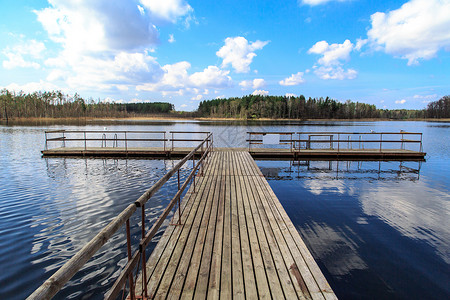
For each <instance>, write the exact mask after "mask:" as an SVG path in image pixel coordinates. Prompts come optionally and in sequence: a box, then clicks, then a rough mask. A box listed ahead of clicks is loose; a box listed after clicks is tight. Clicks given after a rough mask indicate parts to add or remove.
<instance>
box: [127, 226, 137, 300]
mask: <svg viewBox="0 0 450 300" xmlns="http://www.w3.org/2000/svg"><path fill="white" fill-rule="evenodd" d="M126 231H127V254H128V261H130V260H131V233H130V219H127V222H126ZM128 281H129V285H130V297H131V300H134V299H135V295H134V283H133V273H130V274H128Z"/></svg>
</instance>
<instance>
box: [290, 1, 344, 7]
mask: <svg viewBox="0 0 450 300" xmlns="http://www.w3.org/2000/svg"><path fill="white" fill-rule="evenodd" d="M331 1H337V2H345V1H350V0H299V1H298V2H299V3H301V4H306V5H311V6H316V5H321V4H325V3H328V2H331Z"/></svg>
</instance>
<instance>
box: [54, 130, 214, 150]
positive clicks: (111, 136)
mask: <svg viewBox="0 0 450 300" xmlns="http://www.w3.org/2000/svg"><path fill="white" fill-rule="evenodd" d="M178 134H183V135H184V136H186V135H187V134H190V135H192V136H193V137H191V138H186V137H177V136H176V135H178ZM209 134H210V132H206V131H169V133H166V132H165V131H117V130H89V131H78V130H52V131H45V150H49V143H52V145H54V144H55V143H59V145H57V147H62V148H66V147H68V146H69V143H70V146H77V147H80V148H82V149H84V151H87V150H89V149H88V148H89V147H95V146H97V147H101V148H107V147H108V146H109V147H112V148H118V147H119V145H120V146H122V147H123V148H124V150H125V151H126V152H127V151H128V150H129V148H130V146H133V145H134V146H135V148H136V147H137V148H143V147H149V146H150V145H152V144H153V145H154V143H156V145H157V146H159V147H161V148H163V151H166V150H167V151H168V150H172V151H173V150H174V149H175V143H179V142H184V143H185V144H186V143H187V142H195V143H198V142H201V141H203V140H204V138H205V136H208V135H209ZM199 136H200V137H199ZM211 138H212V137H211Z"/></svg>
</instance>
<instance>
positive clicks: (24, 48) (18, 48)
mask: <svg viewBox="0 0 450 300" xmlns="http://www.w3.org/2000/svg"><path fill="white" fill-rule="evenodd" d="M45 49H46V47H45V45H44V43H42V42H38V41H36V40H29V41H23V42H22V43H20V44H18V45H15V46H13V47H6V48H5V49H4V50H3V51H2V53H3V55H5V56H6V58H7V60H4V61H3V63H2V64H3V67H4V68H5V69H13V68H17V67H19V68H34V69H39V68H40V67H41V65H40V64H39V63H37V62H35V61H30V60H35V59H37V58H41V56H42V52H44V50H45Z"/></svg>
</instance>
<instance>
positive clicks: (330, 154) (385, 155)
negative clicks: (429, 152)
mask: <svg viewBox="0 0 450 300" xmlns="http://www.w3.org/2000/svg"><path fill="white" fill-rule="evenodd" d="M192 149H193V148H192V147H177V148H175V149H170V148H166V149H164V148H161V147H139V148H127V149H125V148H123V147H88V148H86V149H85V148H84V147H65V148H54V149H49V150H44V151H42V155H43V156H44V157H52V156H53V157H67V156H74V157H146V158H158V157H184V156H186V155H187V154H188V153H189V152H191V151H192ZM215 149H216V151H230V150H233V151H247V152H249V153H250V155H251V156H253V157H254V158H263V159H264V158H267V159H270V158H285V159H319V158H323V159H350V160H351V159H361V160H364V159H378V160H380V159H381V160H384V159H390V160H423V159H424V157H425V155H426V153H424V152H419V151H412V150H403V149H382V150H381V151H380V149H340V150H337V149H307V150H305V149H301V150H295V151H291V150H289V149H283V148H276V149H275V148H274V149H271V148H252V149H250V150H249V149H248V148H215ZM199 153H200V152H199Z"/></svg>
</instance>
